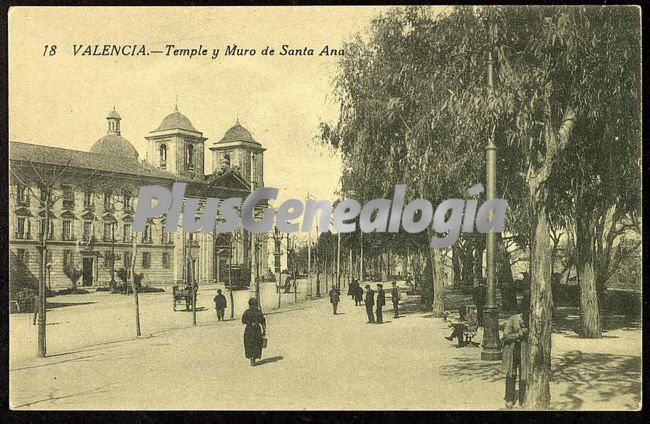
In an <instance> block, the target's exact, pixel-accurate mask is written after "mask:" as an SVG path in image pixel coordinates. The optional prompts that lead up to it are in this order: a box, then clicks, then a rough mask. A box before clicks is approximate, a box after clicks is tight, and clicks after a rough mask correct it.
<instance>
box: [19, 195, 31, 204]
mask: <svg viewBox="0 0 650 424" xmlns="http://www.w3.org/2000/svg"><path fill="white" fill-rule="evenodd" d="M16 204H17V205H18V206H29V197H26V196H25V197H19V198H17V199H16Z"/></svg>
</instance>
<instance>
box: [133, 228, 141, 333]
mask: <svg viewBox="0 0 650 424" xmlns="http://www.w3.org/2000/svg"><path fill="white" fill-rule="evenodd" d="M137 257H138V245H137V243H136V241H135V238H134V239H133V257H132V258H131V289H132V290H133V301H134V302H135V334H136V336H137V337H140V335H141V333H140V303H139V302H138V288H137V287H136V285H135V262H136V260H137Z"/></svg>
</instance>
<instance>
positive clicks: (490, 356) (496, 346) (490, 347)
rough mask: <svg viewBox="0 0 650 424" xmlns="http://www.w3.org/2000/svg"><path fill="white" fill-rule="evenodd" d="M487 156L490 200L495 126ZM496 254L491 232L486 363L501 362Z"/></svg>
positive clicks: (483, 354)
mask: <svg viewBox="0 0 650 424" xmlns="http://www.w3.org/2000/svg"><path fill="white" fill-rule="evenodd" d="M487 65H488V68H487V74H488V90H489V93H490V94H491V93H492V89H493V87H494V80H493V76H492V52H489V53H488V60H487ZM485 156H486V157H485V160H486V164H487V166H486V171H487V175H486V185H487V187H486V191H487V193H486V194H487V199H488V200H490V199H494V198H495V197H496V175H497V169H496V161H497V148H496V146H495V145H494V126H493V127H492V130H491V132H490V136H489V138H488V145H487V147H486V148H485ZM492 213H493V212H492V211H490V212H489V214H490V216H489V218H490V219H492ZM495 253H496V245H495V239H494V232H493V231H491V230H490V232H488V233H487V243H486V262H487V296H486V297H487V299H486V304H485V308H484V309H483V351H482V352H481V359H482V360H484V361H499V360H501V342H500V341H499V307H498V306H497V304H496V279H495V277H496V275H495V262H494V254H495Z"/></svg>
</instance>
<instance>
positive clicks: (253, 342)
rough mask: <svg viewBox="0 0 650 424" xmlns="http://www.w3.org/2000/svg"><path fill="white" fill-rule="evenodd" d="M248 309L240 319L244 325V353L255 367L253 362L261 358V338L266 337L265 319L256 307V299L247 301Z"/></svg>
mask: <svg viewBox="0 0 650 424" xmlns="http://www.w3.org/2000/svg"><path fill="white" fill-rule="evenodd" d="M248 306H249V308H248V309H247V310H246V311H245V312H244V314H243V315H242V317H241V322H242V324H244V325H246V329H245V330H244V351H245V352H246V358H248V359H250V360H251V365H253V366H255V360H256V359H260V358H261V357H262V338H263V337H264V336H265V335H266V318H264V315H263V314H262V311H260V310H259V308H258V307H257V299H255V298H252V299H250V300H249V301H248Z"/></svg>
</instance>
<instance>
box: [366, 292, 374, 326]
mask: <svg viewBox="0 0 650 424" xmlns="http://www.w3.org/2000/svg"><path fill="white" fill-rule="evenodd" d="M364 303H365V304H366V313H367V314H368V324H374V322H375V315H374V314H373V312H372V307H373V306H375V292H374V291H373V290H372V289H371V288H370V284H366V298H365V300H364Z"/></svg>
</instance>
